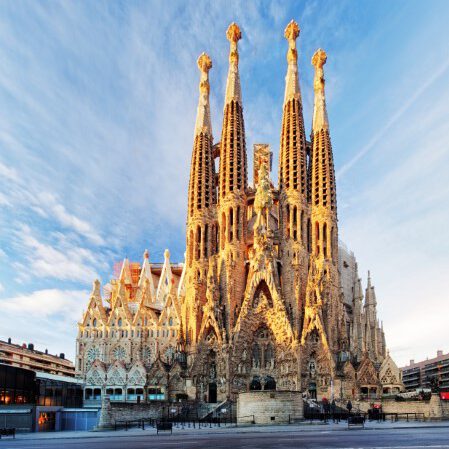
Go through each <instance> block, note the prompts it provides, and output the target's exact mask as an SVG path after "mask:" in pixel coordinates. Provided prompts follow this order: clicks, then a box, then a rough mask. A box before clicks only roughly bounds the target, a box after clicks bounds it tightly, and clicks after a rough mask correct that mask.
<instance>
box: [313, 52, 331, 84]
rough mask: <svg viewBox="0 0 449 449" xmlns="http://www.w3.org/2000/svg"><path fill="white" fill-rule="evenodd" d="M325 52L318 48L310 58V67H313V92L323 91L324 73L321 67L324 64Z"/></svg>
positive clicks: (325, 59)
mask: <svg viewBox="0 0 449 449" xmlns="http://www.w3.org/2000/svg"><path fill="white" fill-rule="evenodd" d="M326 61H327V55H326V52H325V51H324V50H323V49H321V48H319V49H318V50H317V51H316V52H315V53H314V55H313V56H312V65H313V66H314V67H315V79H314V82H313V87H314V89H315V90H324V72H323V66H324V64H326Z"/></svg>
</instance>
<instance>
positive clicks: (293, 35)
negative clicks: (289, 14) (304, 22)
mask: <svg viewBox="0 0 449 449" xmlns="http://www.w3.org/2000/svg"><path fill="white" fill-rule="evenodd" d="M299 32H300V29H299V26H298V24H297V23H296V22H295V21H294V20H293V19H292V20H290V22H289V24H288V25H287V26H286V27H285V30H284V36H285V38H286V39H287V40H289V41H290V40H296V39H297V38H298V36H299Z"/></svg>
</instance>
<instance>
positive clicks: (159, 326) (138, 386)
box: [76, 21, 403, 403]
mask: <svg viewBox="0 0 449 449" xmlns="http://www.w3.org/2000/svg"><path fill="white" fill-rule="evenodd" d="M298 35H299V28H298V25H297V24H296V23H295V22H294V21H292V22H290V23H289V24H288V26H287V27H286V29H285V38H286V39H287V42H288V50H287V74H286V78H285V96H284V104H283V117H282V127H281V136H280V155H279V168H278V170H279V176H278V180H279V184H278V185H277V186H275V185H274V184H273V182H272V181H271V180H270V171H271V169H272V167H271V164H272V153H271V150H270V147H269V146H268V145H266V144H256V145H254V168H253V181H254V182H253V185H252V186H251V185H250V184H248V166H247V148H246V138H245V126H244V114H243V101H242V92H241V85H240V79H239V57H240V56H239V52H238V47H237V43H238V41H239V40H240V39H241V31H240V29H239V27H238V25H236V24H235V23H232V24H231V25H230V26H229V28H228V30H227V33H226V36H227V38H228V40H229V42H230V51H229V72H228V77H227V82H226V94H225V103H224V109H223V126H222V131H221V140H220V141H219V142H217V143H214V140H213V134H212V127H211V117H210V106H209V91H210V85H209V70H210V69H211V68H212V61H211V59H210V57H209V56H208V55H207V54H205V53H203V54H201V55H200V57H199V58H198V67H199V70H200V83H199V102H198V109H197V117H196V124H195V131H194V141H193V150H192V161H191V167H190V181H189V186H188V208H187V229H186V255H185V262H184V263H182V264H172V263H171V262H170V254H169V252H168V251H165V260H164V262H163V264H152V263H151V262H150V258H149V253H148V252H147V251H145V253H144V256H143V261H142V263H137V262H130V261H128V260H127V259H125V260H124V262H123V264H122V265H121V269H120V271H119V273H118V275H117V276H116V277H117V278H116V279H112V280H111V281H110V282H109V283H108V284H106V285H105V286H103V296H102V294H101V289H100V283H99V281H98V280H97V281H95V282H94V286H93V290H92V293H91V295H90V299H89V303H88V307H87V310H86V311H85V312H84V314H83V316H82V318H81V320H80V322H79V324H78V327H79V332H78V337H77V359H76V366H77V374H78V376H79V377H81V378H83V379H84V381H85V400H87V401H88V400H98V399H100V398H101V397H102V395H105V394H107V395H109V396H110V398H111V400H112V401H122V400H127V401H128V402H130V401H131V402H132V401H138V402H142V401H143V402H149V401H153V400H179V399H192V400H197V401H206V402H211V403H217V402H218V403H219V402H221V401H224V400H227V399H228V400H229V399H230V400H234V399H235V398H236V397H237V396H238V394H239V393H241V392H247V391H251V390H290V391H300V392H303V394H304V396H307V397H309V398H318V399H320V398H323V397H327V398H331V397H341V398H351V399H354V398H360V397H365V396H368V397H376V396H379V395H381V394H383V393H393V392H397V391H399V390H401V389H402V388H403V387H402V381H401V376H400V373H399V370H398V368H397V366H396V364H395V363H394V361H393V360H392V358H391V357H390V356H389V354H388V351H387V347H386V343H385V334H384V331H383V326H382V325H381V324H380V322H379V320H378V317H377V311H376V295H375V291H374V287H373V286H372V285H371V279H370V277H369V275H368V285H367V286H366V289H365V294H364V293H363V288H362V284H361V280H360V278H359V275H358V271H357V263H356V260H355V257H354V255H353V253H351V252H350V251H348V250H347V249H346V248H345V247H344V246H343V245H342V244H340V247H339V243H338V242H339V240H338V220H337V195H336V185H335V173H334V163H333V155H332V146H331V138H330V131H329V129H330V128H329V121H328V116H327V112H326V99H325V78H324V72H323V68H324V65H325V63H326V59H327V56H326V53H325V52H324V51H323V50H322V49H319V50H317V51H316V52H315V54H314V55H313V57H312V65H313V67H314V69H315V78H314V83H313V89H314V108H313V122H312V132H311V135H310V140H309V139H307V138H306V132H305V129H304V118H303V108H302V100H301V91H300V87H299V74H298V53H297V48H296V39H297V37H298ZM217 159H218V164H217V165H218V167H219V168H218V173H216V168H215V167H216V160H217Z"/></svg>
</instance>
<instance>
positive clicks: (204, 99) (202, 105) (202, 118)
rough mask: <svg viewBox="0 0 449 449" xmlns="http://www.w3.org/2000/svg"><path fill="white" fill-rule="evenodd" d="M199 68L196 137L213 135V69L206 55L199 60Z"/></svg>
mask: <svg viewBox="0 0 449 449" xmlns="http://www.w3.org/2000/svg"><path fill="white" fill-rule="evenodd" d="M197 64H198V68H199V69H200V72H201V78H200V85H199V89H200V98H199V101H198V110H197V114H196V123H195V135H197V134H200V133H201V132H204V133H208V134H210V135H211V134H212V126H211V120H210V106H209V91H210V85H209V70H210V69H211V68H212V60H211V59H210V57H209V55H208V54H206V53H204V52H203V53H201V54H200V56H199V57H198V60H197Z"/></svg>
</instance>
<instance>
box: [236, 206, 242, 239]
mask: <svg viewBox="0 0 449 449" xmlns="http://www.w3.org/2000/svg"><path fill="white" fill-rule="evenodd" d="M240 220H241V217H240V206H238V207H237V216H236V220H235V221H236V223H237V240H238V241H240V237H241V229H240Z"/></svg>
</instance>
